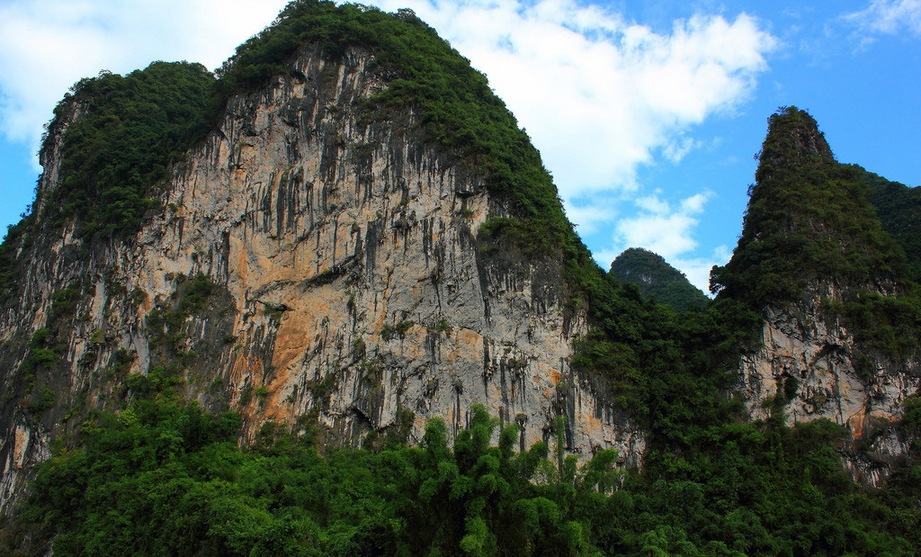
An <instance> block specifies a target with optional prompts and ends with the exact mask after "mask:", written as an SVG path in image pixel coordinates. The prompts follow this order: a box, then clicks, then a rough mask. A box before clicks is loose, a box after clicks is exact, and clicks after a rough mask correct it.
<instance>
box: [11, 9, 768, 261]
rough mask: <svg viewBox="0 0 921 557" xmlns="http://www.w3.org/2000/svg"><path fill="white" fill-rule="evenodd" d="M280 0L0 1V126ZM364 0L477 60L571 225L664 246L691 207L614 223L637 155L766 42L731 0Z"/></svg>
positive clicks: (218, 33)
mask: <svg viewBox="0 0 921 557" xmlns="http://www.w3.org/2000/svg"><path fill="white" fill-rule="evenodd" d="M286 3H287V0H135V1H132V2H114V1H112V0H3V1H2V2H0V133H2V134H3V135H4V136H5V137H6V138H8V139H11V140H15V141H20V142H29V143H31V144H32V145H33V146H37V144H38V140H39V137H40V135H41V126H42V124H43V123H44V122H46V121H48V120H49V119H50V117H51V110H52V108H53V107H54V105H55V103H56V102H57V101H58V100H60V98H61V97H62V96H63V94H64V93H65V91H66V90H67V89H68V88H69V87H70V86H71V85H72V84H73V83H74V82H75V81H77V80H78V79H80V78H82V77H86V76H92V75H95V74H96V73H98V71H99V70H100V69H103V68H105V69H108V70H111V71H113V72H118V73H125V72H128V71H131V70H133V69H136V68H140V67H144V66H146V65H147V64H148V63H149V62H151V61H153V60H158V59H161V60H183V59H184V60H189V61H195V62H201V63H203V64H205V65H206V66H207V67H209V68H215V67H217V66H218V65H220V63H221V62H222V61H223V60H224V59H226V58H227V57H228V56H230V55H231V54H232V53H233V48H234V47H235V46H236V45H238V44H239V43H241V42H242V41H244V40H245V39H246V38H248V37H249V36H251V35H253V34H254V33H257V32H258V31H260V30H261V29H262V28H263V27H265V26H266V25H267V24H269V23H270V22H271V21H272V20H273V19H274V17H275V15H276V14H277V13H278V11H279V10H280V9H281V8H282V7H284V5H285V4H286ZM368 3H370V4H373V5H376V6H378V7H380V8H382V9H384V10H387V11H395V10H397V9H399V8H404V7H409V8H411V9H413V10H414V11H415V12H416V13H417V14H418V15H419V17H421V18H422V19H423V20H425V21H427V22H428V23H429V24H430V25H432V26H433V27H435V28H436V29H437V30H438V32H439V33H440V34H441V35H442V36H443V37H445V38H446V39H448V40H449V41H450V42H451V43H452V45H453V46H454V47H455V48H457V49H458V50H459V51H460V52H461V53H462V54H463V55H464V56H466V57H467V58H469V59H470V60H471V61H472V63H473V65H474V66H475V67H477V68H478V69H480V70H481V71H483V72H484V73H486V74H487V76H488V77H489V79H490V84H491V86H492V87H493V88H494V89H495V91H496V92H497V94H498V95H499V96H500V97H501V98H502V99H503V100H504V101H505V102H506V103H507V105H508V106H509V108H510V109H511V110H512V112H514V113H515V115H516V117H517V118H518V121H519V122H520V124H521V125H522V126H523V127H525V128H526V129H527V131H528V133H529V134H530V135H531V137H532V138H533V140H534V143H535V145H536V146H537V147H538V149H540V151H541V153H542V156H543V158H544V162H545V164H546V166H547V167H548V168H549V169H550V170H551V171H552V172H553V175H554V178H555V182H556V184H557V186H558V188H559V190H560V195H561V197H562V198H563V199H564V201H565V203H566V207H567V211H568V214H569V216H570V218H571V219H572V220H573V221H574V222H575V223H576V224H577V225H579V231H580V233H582V234H583V236H584V235H586V234H588V233H592V232H596V233H601V231H603V230H608V231H610V230H614V229H615V228H616V230H617V231H618V234H622V235H623V237H624V239H626V238H630V239H631V240H636V241H637V242H640V241H641V242H642V243H639V244H638V245H643V246H644V247H647V248H649V249H653V250H654V251H658V252H659V253H660V254H661V255H663V256H667V255H669V254H671V255H673V256H675V257H678V255H679V254H684V255H685V256H687V254H688V250H692V249H694V247H695V246H696V242H695V241H694V240H693V230H694V227H695V226H696V225H697V218H696V217H695V215H696V213H695V212H694V211H692V210H690V209H685V208H682V207H675V208H672V210H671V212H670V213H667V214H662V213H661V212H655V211H647V212H645V213H641V215H640V216H637V217H633V218H627V220H625V221H620V222H619V223H617V222H616V221H615V219H616V218H622V216H623V213H624V211H623V210H620V209H622V208H623V207H624V204H625V203H626V204H627V206H629V205H631V203H630V199H631V198H632V197H637V196H641V197H643V199H646V201H649V200H650V197H649V196H648V195H646V194H644V193H643V191H642V187H641V185H640V184H639V183H638V181H637V170H638V168H639V167H640V166H641V165H644V164H651V163H657V162H662V163H664V164H669V163H676V162H678V161H680V160H681V159H682V158H683V157H685V156H686V155H687V154H688V153H689V152H691V151H693V150H694V149H697V148H699V147H700V146H701V145H702V144H703V143H702V142H701V141H700V140H698V139H696V138H694V137H693V134H692V132H693V129H694V126H696V125H698V124H700V123H702V122H703V121H704V120H705V119H707V118H708V117H711V116H712V115H714V114H718V113H728V112H731V111H732V110H733V108H734V107H735V106H737V105H738V104H739V103H740V102H743V101H744V100H745V99H747V98H748V96H749V94H750V93H751V91H752V89H753V87H754V85H755V81H756V78H757V77H758V75H759V74H760V73H762V72H764V71H766V69H767V65H766V62H765V58H764V57H765V55H766V54H767V53H768V52H770V51H771V50H772V49H774V48H775V46H776V40H775V38H774V37H773V36H772V35H770V34H769V33H768V32H766V31H765V30H764V28H763V26H762V25H761V24H760V23H759V21H757V20H755V19H753V18H752V17H749V16H748V15H745V14H741V15H738V16H736V17H734V18H725V17H723V16H720V15H697V16H694V17H692V18H690V19H686V20H678V21H675V22H674V24H673V26H672V28H671V29H670V30H669V31H667V32H657V31H654V30H653V29H652V28H650V27H647V26H644V25H641V24H637V23H635V22H632V21H629V20H628V19H627V18H626V17H624V16H623V15H622V14H620V13H617V12H615V11H613V10H612V9H611V8H609V7H605V6H603V5H602V4H600V3H595V4H589V3H586V2H584V1H577V0H454V1H451V0H370V1H368ZM708 141H709V140H708ZM666 197H667V196H666ZM625 223H627V224H629V225H630V231H629V232H628V231H627V230H626V228H625V226H626V224H625ZM663 227H664V228H663ZM663 230H665V234H664V235H662V233H663ZM605 236H607V237H610V233H607V234H605ZM596 249H597V248H596Z"/></svg>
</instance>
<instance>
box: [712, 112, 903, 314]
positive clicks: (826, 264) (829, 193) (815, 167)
mask: <svg viewBox="0 0 921 557" xmlns="http://www.w3.org/2000/svg"><path fill="white" fill-rule="evenodd" d="M760 161H761V162H760V164H759V166H758V171H757V173H756V175H755V178H756V184H755V186H754V187H753V188H752V189H751V199H750V201H749V206H748V213H747V214H746V216H745V222H744V225H743V228H742V236H741V238H740V239H739V244H738V247H737V248H736V250H735V252H734V253H733V257H732V260H731V261H730V262H729V263H728V264H726V266H725V267H717V268H714V270H713V272H712V276H711V289H712V290H713V292H714V293H717V292H719V293H720V294H721V295H723V296H727V297H732V298H735V299H740V300H745V301H746V302H748V303H749V304H750V305H751V306H752V307H754V308H762V307H765V306H767V305H768V304H783V303H787V302H795V301H797V300H798V299H799V298H800V296H802V295H803V293H804V291H805V289H806V288H807V286H809V285H810V284H811V283H814V282H816V281H823V282H826V283H832V284H836V285H837V286H838V287H839V288H844V289H846V288H856V289H860V288H869V287H871V286H874V285H878V286H880V287H883V288H886V289H887V290H891V289H893V288H896V287H897V286H899V285H902V284H903V283H904V282H905V281H906V280H907V279H908V277H909V274H908V266H907V263H906V261H905V256H904V253H903V252H902V251H901V250H899V249H898V247H897V245H896V243H895V242H894V241H893V239H892V237H891V236H890V235H889V234H887V233H886V232H884V231H883V228H882V225H881V224H880V221H879V219H878V218H877V216H876V211H875V209H874V207H873V205H871V204H870V201H869V199H868V188H867V186H866V184H865V183H864V181H863V180H861V176H860V173H859V172H858V171H856V170H855V169H854V168H853V167H849V166H846V165H842V164H838V163H837V162H835V160H834V157H833V156H832V153H831V150H830V149H829V147H828V144H827V143H826V142H825V138H824V136H823V135H822V133H821V132H820V131H819V130H818V126H817V124H816V122H815V120H813V119H812V117H811V116H809V115H808V114H807V113H806V112H804V111H801V110H799V109H797V108H796V107H785V108H782V109H781V110H780V111H779V112H777V113H776V114H774V115H772V116H771V118H770V120H769V128H768V135H767V138H766V139H765V140H764V145H763V147H762V150H761V154H760Z"/></svg>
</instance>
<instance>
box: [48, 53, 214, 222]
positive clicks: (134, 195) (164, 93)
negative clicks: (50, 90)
mask: <svg viewBox="0 0 921 557" xmlns="http://www.w3.org/2000/svg"><path fill="white" fill-rule="evenodd" d="M214 86H215V81H214V78H213V77H212V76H211V74H210V73H209V72H208V71H207V70H206V69H205V68H204V67H203V66H201V65H200V64H189V63H178V62H177V63H166V62H154V63H153V64H151V65H149V66H148V67H147V68H145V69H143V70H137V71H134V72H131V73H130V74H128V75H126V76H120V75H115V74H110V73H103V74H100V76H99V77H96V78H90V79H83V80H81V81H79V82H78V83H77V84H76V85H74V86H73V88H72V90H71V93H70V94H69V95H68V96H67V97H65V99H64V101H62V102H61V103H60V104H59V105H58V107H57V108H56V109H55V118H56V119H58V120H59V119H66V118H68V114H67V112H68V111H69V110H74V109H76V111H77V112H78V116H77V117H76V118H75V119H74V120H73V122H72V123H71V124H70V125H68V126H67V128H66V129H65V131H64V133H63V138H62V145H63V147H62V151H61V159H60V164H61V168H60V175H61V180H60V183H58V184H55V187H54V189H51V190H46V191H45V192H44V196H45V197H46V199H42V200H41V205H42V207H43V211H44V214H43V215H41V218H43V219H46V220H47V222H48V223H50V224H51V225H52V226H56V225H61V224H63V223H64V222H65V221H66V220H69V219H72V218H75V217H76V219H77V222H78V230H79V232H80V233H81V234H83V235H84V236H86V237H93V236H96V235H99V236H110V235H112V234H116V233H118V234H125V235H130V234H132V233H133V232H135V231H136V230H137V228H138V227H139V226H140V225H141V222H142V219H143V217H144V213H145V212H146V211H147V210H149V209H151V208H154V207H156V206H157V200H156V195H157V194H159V193H160V192H159V191H158V190H157V186H158V184H161V183H162V182H163V181H164V180H165V179H166V178H167V169H168V168H169V167H170V165H172V164H175V163H177V162H178V161H180V160H181V159H182V157H183V156H184V153H185V151H186V150H187V149H188V148H189V147H190V146H191V145H192V144H194V143H195V142H196V141H198V140H200V139H201V138H202V137H203V136H204V133H205V132H206V131H207V130H208V129H209V128H210V126H211V124H212V122H213V119H214V113H215V101H216V98H215V96H214V93H213V89H214ZM57 125H59V123H56V122H53V123H52V124H51V127H50V129H54V127H55V126H57ZM49 137H51V135H50V134H49ZM46 148H47V146H46Z"/></svg>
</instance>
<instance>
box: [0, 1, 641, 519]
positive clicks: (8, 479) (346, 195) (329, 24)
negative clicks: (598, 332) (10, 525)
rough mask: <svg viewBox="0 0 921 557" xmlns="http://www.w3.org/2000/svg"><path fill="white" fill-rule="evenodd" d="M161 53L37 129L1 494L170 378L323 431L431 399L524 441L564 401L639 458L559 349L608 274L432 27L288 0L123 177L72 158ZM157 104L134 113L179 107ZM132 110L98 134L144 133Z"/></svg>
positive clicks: (569, 440)
mask: <svg viewBox="0 0 921 557" xmlns="http://www.w3.org/2000/svg"><path fill="white" fill-rule="evenodd" d="M385 47H386V48H385ZM165 67H169V66H168V65H167V66H159V65H158V66H152V67H151V68H149V69H148V70H145V71H144V72H139V73H137V74H132V75H133V76H134V79H131V80H129V79H128V78H120V77H118V76H102V77H100V78H98V80H95V81H93V80H90V81H87V82H83V83H81V84H78V86H77V87H76V88H75V91H74V93H73V95H71V96H69V97H68V98H67V99H65V101H64V102H63V103H62V104H61V106H60V107H59V108H58V110H57V111H56V118H55V121H54V122H53V123H52V125H51V126H50V128H49V134H48V137H47V139H46V141H45V145H44V148H43V151H42V157H41V159H42V163H43V166H44V173H43V175H42V178H41V183H40V185H39V190H38V198H37V201H36V206H35V210H34V214H33V215H32V216H31V217H29V219H27V222H24V224H23V225H22V226H23V230H22V231H18V232H16V234H15V235H13V236H12V237H11V238H9V239H8V240H7V243H5V244H4V252H3V254H2V255H3V256H4V257H5V258H6V259H5V263H3V265H4V273H5V274H4V275H3V276H14V278H13V279H12V280H10V281H8V282H7V283H6V284H7V285H8V286H7V287H6V288H7V296H6V297H5V299H4V302H3V306H2V312H0V343H2V348H3V350H2V354H3V355H2V356H0V358H2V359H0V366H2V367H0V381H2V382H3V387H4V392H7V393H11V396H8V397H6V398H5V399H4V400H3V402H2V407H0V412H2V417H3V419H2V423H3V424H5V427H4V431H2V432H0V438H2V446H0V457H2V476H0V479H2V495H0V497H2V499H0V503H2V504H4V506H6V507H7V508H9V505H8V503H9V502H11V501H14V500H15V499H16V497H18V496H19V495H21V493H22V487H23V481H24V480H25V478H27V477H28V470H29V469H30V466H31V465H32V464H34V463H35V462H37V461H39V460H42V459H44V458H47V456H48V454H49V443H50V440H51V439H52V438H55V439H57V440H58V442H59V443H62V444H64V445H66V444H68V443H72V442H73V440H72V439H69V437H68V436H69V433H70V432H73V431H74V430H75V428H76V425H77V423H79V422H80V421H81V420H82V418H83V417H85V416H86V415H88V413H90V412H92V411H93V409H96V408H109V409H117V408H119V407H120V406H121V405H123V404H124V402H125V401H126V400H131V399H132V398H133V397H134V396H136V395H139V394H144V393H150V392H155V391H156V390H157V389H160V388H163V386H164V385H176V386H178V387H179V388H180V389H181V390H182V391H183V392H184V394H185V396H186V397H187V398H189V399H193V400H198V401H199V402H200V403H201V404H202V405H203V406H204V407H206V408H209V409H214V410H217V409H224V408H228V407H229V408H232V409H235V410H238V411H239V412H241V414H242V415H243V418H244V421H243V428H244V433H245V435H246V436H247V437H248V438H250V439H252V438H253V436H254V435H255V434H256V432H258V431H259V430H260V428H261V427H262V425H263V424H265V423H266V422H277V423H284V424H289V425H292V426H294V427H295V428H302V429H310V428H312V427H315V426H319V429H320V430H321V431H322V432H324V434H323V435H324V438H325V442H326V443H327V444H333V445H357V444H360V443H362V442H373V437H374V435H372V436H371V439H370V440H369V439H368V435H369V433H371V432H378V433H379V432H384V431H403V432H405V433H406V435H408V436H409V440H410V441H418V440H419V439H420V438H421V432H422V428H423V426H424V423H425V420H426V419H428V418H431V417H436V416H437V417H442V418H444V419H445V420H446V421H447V422H448V424H449V427H450V431H451V432H452V433H455V432H457V431H458V430H459V428H461V427H462V426H464V425H465V424H466V422H467V420H468V414H469V408H470V407H471V405H472V404H474V403H482V404H484V405H485V406H486V407H487V408H488V410H489V411H490V412H491V413H492V414H493V415H496V416H498V417H499V419H500V420H501V421H502V422H504V423H517V424H518V425H519V426H520V439H519V443H520V446H521V447H527V446H530V445H532V444H533V443H535V442H536V441H538V440H541V439H544V438H546V437H547V436H549V435H550V430H551V424H552V423H553V421H554V419H555V418H556V417H557V416H565V417H566V418H567V419H566V420H565V422H566V423H567V425H566V432H565V433H566V435H565V438H566V446H567V448H568V449H569V450H570V451H572V452H574V453H586V454H587V453H589V452H591V451H592V450H593V449H595V448H597V447H613V448H616V449H618V450H619V451H620V453H621V456H622V458H624V459H626V461H628V462H636V461H637V460H638V458H639V455H640V454H641V453H642V450H643V446H644V437H643V433H642V432H641V431H640V430H639V429H638V428H637V427H636V426H635V425H632V424H631V422H630V421H629V420H628V419H627V417H626V415H625V414H624V412H623V411H622V410H621V409H620V408H619V407H618V406H617V404H616V403H615V402H614V397H612V396H610V393H609V388H608V387H607V386H606V384H605V381H604V380H603V379H600V378H598V377H595V376H589V375H587V374H586V373H580V372H577V371H576V370H574V369H573V368H572V367H571V366H570V365H569V359H570V356H571V355H572V353H573V342H574V340H575V339H576V338H577V337H579V336H580V335H583V334H585V333H586V332H587V331H588V330H589V327H590V320H591V319H592V318H591V312H597V311H599V310H597V309H593V308H596V304H593V302H592V300H593V299H594V298H597V297H598V296H599V293H601V294H603V295H604V296H607V297H606V298H605V300H608V301H610V299H618V296H619V294H618V293H617V292H616V287H615V286H614V285H613V283H610V282H608V281H607V279H606V278H605V276H604V273H603V271H601V270H600V269H598V268H597V266H594V264H592V263H591V258H590V257H589V255H588V253H587V251H586V250H585V248H584V246H582V245H581V243H580V242H579V241H578V238H577V237H576V236H575V234H574V233H573V231H572V227H571V225H569V223H568V222H566V220H565V217H564V216H563V212H562V208H561V206H560V203H559V200H558V199H557V198H556V194H555V190H554V188H553V184H552V182H551V180H550V177H549V175H548V174H547V173H546V171H545V170H544V169H543V168H542V166H541V164H540V158H539V155H538V154H537V152H536V151H535V150H534V148H533V147H532V146H531V145H530V143H529V141H528V139H527V136H526V135H525V134H524V133H523V132H521V131H520V130H519V129H518V127H517V125H516V123H515V121H514V118H513V117H512V116H511V115H510V114H509V113H508V111H507V110H506V109H505V108H504V106H503V105H502V103H501V101H499V100H498V99H496V98H495V97H494V96H493V95H492V94H491V92H490V91H489V89H488V85H487V83H486V81H485V78H483V76H482V75H480V74H478V73H476V72H475V71H473V70H472V69H471V68H470V67H469V65H468V64H467V62H466V61H465V60H463V59H462V58H460V56H459V55H458V54H457V53H456V52H455V51H453V50H452V49H451V48H450V47H449V46H448V45H447V44H446V43H445V42H444V41H442V40H441V39H439V38H438V37H437V36H436V35H435V34H434V32H433V31H432V30H431V29H430V28H429V27H427V26H426V25H425V24H423V23H422V22H421V21H419V20H418V19H417V18H415V16H414V15H412V14H411V13H410V12H407V11H402V12H400V13H399V14H397V15H390V14H384V13H382V12H378V11H376V10H373V9H368V8H363V7H357V6H348V5H347V6H342V7H336V6H335V5H333V4H332V3H326V2H309V1H305V2H296V3H292V4H291V5H289V7H288V8H286V10H285V11H284V12H283V13H282V15H281V16H280V18H279V20H278V21H277V22H276V24H275V25H274V26H273V27H272V28H270V29H268V30H267V31H266V32H264V33H263V34H261V35H259V36H257V37H255V38H254V39H252V40H251V41H250V42H249V43H247V44H246V45H244V46H243V47H241V48H240V49H239V50H238V54H237V56H236V57H235V58H234V59H233V60H231V62H230V63H228V64H227V65H226V66H225V68H224V69H223V70H222V72H221V73H222V76H221V77H222V79H221V81H220V82H218V83H217V84H215V85H214V86H213V87H212V86H209V85H208V84H207V83H205V82H203V81H202V80H198V79H197V78H194V79H192V81H194V82H195V83H198V84H199V88H200V89H201V91H199V93H201V92H202V91H204V93H203V94H205V96H206V98H204V99H202V100H201V101H200V102H199V103H198V108H196V109H195V110H193V111H192V112H193V113H194V114H197V115H200V117H199V116H196V117H195V118H194V119H193V124H194V125H192V126H190V127H189V128H188V129H185V130H178V131H177V132H176V138H177V139H175V141H172V142H169V143H167V144H166V145H165V146H164V149H163V150H162V151H161V153H162V154H163V159H161V160H157V161H154V162H153V163H152V164H151V166H150V171H149V172H146V171H145V173H144V174H143V175H141V176H139V177H137V180H136V182H132V183H131V184H129V185H130V186H131V187H126V188H123V189H122V190H119V188H117V187H116V186H117V185H118V184H120V183H121V180H120V179H119V176H121V175H120V174H118V173H117V172H116V173H115V174H114V175H113V174H112V172H111V171H112V167H111V165H109V164H107V163H106V161H94V160H89V161H88V162H86V164H82V163H80V162H79V161H77V162H75V160H74V158H73V157H74V153H81V152H90V151H88V150H87V145H86V144H85V143H84V141H88V140H93V139H94V138H92V137H90V138H87V135H88V134H87V133H86V132H85V130H96V131H99V128H98V127H94V126H85V125H83V124H86V123H87V122H90V123H92V122H94V121H98V122H99V126H101V127H102V128H105V126H107V125H109V124H110V123H111V122H110V121H109V120H108V119H106V118H104V117H101V116H104V113H105V111H106V110H108V109H110V108H111V105H106V103H105V102H104V100H105V99H106V98H109V99H111V98H116V99H119V98H125V99H127V100H126V101H125V102H126V103H128V104H132V103H135V102H137V101H138V100H139V99H143V98H145V95H146V93H145V94H142V93H136V91H144V90H145V89H144V84H145V83H148V84H151V85H153V84H155V83H156V81H157V80H156V79H153V78H152V77H153V75H154V74H153V73H152V72H155V71H157V72H159V71H165V70H164V68H165ZM191 71H192V73H194V72H195V71H199V70H196V69H195V68H192V69H191ZM179 73H182V72H179ZM129 82H130V84H131V86H130V88H129V89H128V92H125V91H126V89H125V88H124V87H123V86H124V85H125V84H126V83H129ZM193 89H195V88H193ZM148 91H149V90H148ZM101 92H102V93H101ZM103 93H104V94H103ZM153 94H156V91H154V93H153ZM196 94H197V93H195V92H194V91H193V92H192V94H191V96H192V97H194V96H196ZM100 95H103V96H102V97H101V96H100ZM133 95H134V96H133ZM138 95H139V96H138ZM209 110H213V111H214V112H213V114H211V113H209ZM130 114H131V113H129V116H130ZM136 114H137V115H138V116H137V117H138V118H142V117H143V116H142V115H143V114H144V111H143V110H140V111H138V112H137V113H136ZM164 118H165V119H163V120H158V121H155V122H153V123H150V124H149V126H152V127H154V128H156V127H157V126H160V127H162V128H167V129H174V128H175V126H177V125H179V124H180V123H182V122H184V121H187V120H189V118H188V116H187V115H184V114H183V113H181V112H180V113H173V114H168V115H164ZM126 119H128V120H130V118H128V117H127V116H126ZM211 121H214V122H216V124H215V125H214V127H213V128H212V129H211V131H209V132H207V133H206V134H204V135H203V136H202V135H201V133H202V132H201V129H202V128H201V124H200V123H201V122H211ZM145 122H146V121H145ZM134 124H137V121H129V122H127V124H126V127H120V126H119V125H118V123H115V124H114V125H115V128H114V129H113V130H110V131H109V132H105V133H103V132H99V133H100V134H101V135H100V137H102V136H105V137H111V136H110V135H109V134H110V132H111V131H116V132H118V133H120V134H122V135H121V136H120V137H123V138H124V139H125V140H126V142H127V143H122V144H120V143H116V144H115V147H113V148H114V149H115V150H119V149H122V150H123V149H124V147H120V145H125V144H136V143H137V142H142V143H143V142H146V141H148V140H150V139H151V138H148V137H143V136H142V137H138V136H137V133H136V132H137V130H138V129H146V128H147V126H148V124H147V123H143V125H140V124H139V125H134ZM132 125H134V127H132ZM74 130H84V131H81V132H80V133H78V132H77V131H74ZM157 137H159V136H157ZM196 137H201V139H198V140H195V138H196ZM154 139H156V137H154ZM190 143H191V144H192V145H193V146H192V147H191V148H189V149H188V150H187V151H185V152H184V153H182V154H177V153H179V151H177V149H179V150H180V151H181V150H182V149H183V148H184V146H185V145H189V144H190ZM101 152H107V151H105V150H102V151H101ZM75 169H77V170H75ZM84 170H85V172H84ZM127 170H128V175H129V177H131V178H132V179H134V178H135V177H134V176H133V175H132V174H131V167H129V168H128V169H127ZM134 170H135V171H137V168H136V167H135V168H134ZM75 172H82V174H80V179H76V178H74V176H75ZM135 186H136V187H135ZM125 190H127V191H125ZM61 200H65V202H64V203H63V204H62V203H61ZM66 200H75V201H74V203H70V204H68V203H67V202H66ZM100 203H101V204H102V205H101V206H100V205H99V204H100ZM90 207H92V208H94V209H93V211H94V212H88V209H87V208H90ZM100 207H104V208H105V209H106V210H107V209H109V208H114V209H117V210H115V211H112V212H110V213H109V214H105V212H104V211H100V210H99V209H100ZM536 231H539V232H540V233H539V234H536V233H535V232H536ZM534 238H542V239H543V240H544V241H543V242H540V243H536V244H534V243H532V240H533V239H534ZM30 262H34V263H30ZM586 301H587V302H588V304H587V305H586V303H585V302H586ZM631 303H632V302H631Z"/></svg>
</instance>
